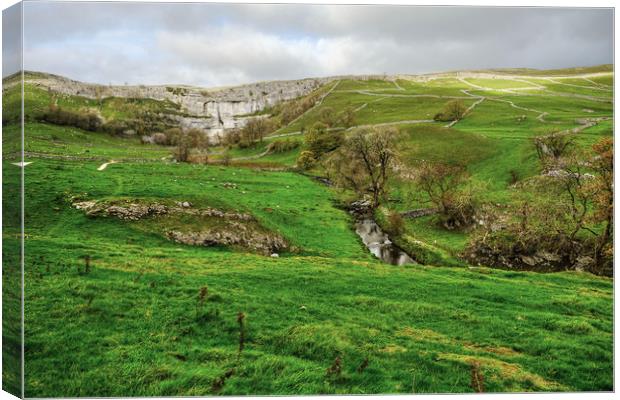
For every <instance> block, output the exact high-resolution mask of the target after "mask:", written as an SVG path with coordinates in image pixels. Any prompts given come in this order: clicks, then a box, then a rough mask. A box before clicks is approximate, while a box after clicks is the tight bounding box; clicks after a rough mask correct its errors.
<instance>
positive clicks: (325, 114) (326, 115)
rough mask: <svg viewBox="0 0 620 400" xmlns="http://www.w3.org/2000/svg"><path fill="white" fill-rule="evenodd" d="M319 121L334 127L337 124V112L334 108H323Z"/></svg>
mask: <svg viewBox="0 0 620 400" xmlns="http://www.w3.org/2000/svg"><path fill="white" fill-rule="evenodd" d="M319 121H321V122H322V123H323V124H325V125H327V126H329V127H332V126H334V125H335V124H336V121H337V118H336V112H335V111H334V109H333V108H332V107H323V108H322V109H321V111H319Z"/></svg>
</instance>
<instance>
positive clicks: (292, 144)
mask: <svg viewBox="0 0 620 400" xmlns="http://www.w3.org/2000/svg"><path fill="white" fill-rule="evenodd" d="M299 145H300V143H299V142H298V141H296V140H291V139H283V140H274V141H273V142H271V143H269V145H268V146H267V151H268V152H270V153H284V152H287V151H290V150H293V149H296V148H298V147H299Z"/></svg>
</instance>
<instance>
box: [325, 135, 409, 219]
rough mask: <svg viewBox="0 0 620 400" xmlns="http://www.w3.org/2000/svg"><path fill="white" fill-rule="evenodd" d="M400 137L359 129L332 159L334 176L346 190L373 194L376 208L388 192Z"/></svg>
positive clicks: (331, 165)
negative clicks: (396, 139)
mask: <svg viewBox="0 0 620 400" xmlns="http://www.w3.org/2000/svg"><path fill="white" fill-rule="evenodd" d="M397 134H398V131H397V130H396V129H394V128H378V127H375V128H358V129H357V130H355V131H354V132H353V133H352V134H351V135H350V136H349V137H347V138H346V140H345V142H344V144H343V145H342V146H341V147H340V149H339V150H338V151H337V152H335V154H333V155H332V156H331V157H330V162H329V163H328V169H329V171H330V175H331V176H332V177H333V179H334V180H335V181H336V182H337V183H339V184H340V185H341V186H343V187H347V188H350V189H352V190H355V191H356V192H358V193H360V194H366V193H370V195H371V196H372V206H373V207H374V208H376V207H377V206H379V204H380V202H381V200H382V199H383V198H384V195H385V193H386V190H387V184H388V180H389V178H390V173H391V167H392V165H393V162H394V160H395V157H396V151H395V138H396V135H397Z"/></svg>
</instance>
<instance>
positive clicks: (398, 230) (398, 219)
mask: <svg viewBox="0 0 620 400" xmlns="http://www.w3.org/2000/svg"><path fill="white" fill-rule="evenodd" d="M388 224H389V226H388V231H389V233H390V234H391V235H394V236H400V235H402V234H403V232H404V230H405V221H404V220H403V216H402V215H400V213H399V212H396V211H392V212H390V214H389V215H388Z"/></svg>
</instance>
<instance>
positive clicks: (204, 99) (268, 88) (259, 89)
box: [3, 64, 613, 136]
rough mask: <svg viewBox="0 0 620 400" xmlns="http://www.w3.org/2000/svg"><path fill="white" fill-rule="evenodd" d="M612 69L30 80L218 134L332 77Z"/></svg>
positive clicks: (579, 71) (9, 80)
mask: <svg viewBox="0 0 620 400" xmlns="http://www.w3.org/2000/svg"><path fill="white" fill-rule="evenodd" d="M612 72H613V65H612V64H605V65H598V66H590V67H575V68H565V69H554V70H537V69H528V68H504V69H488V70H467V71H449V72H439V73H431V74H418V75H413V74H396V75H387V74H375V75H341V76H331V77H321V78H304V79H297V80H281V81H264V82H256V83H250V84H244V85H238V86H227V87H215V88H206V87H197V86H190V85H101V84H96V83H85V82H80V81H77V80H73V79H70V78H66V77H63V76H60V75H55V74H50V73H45V72H35V71H25V72H24V80H25V82H27V83H28V84H30V85H34V86H37V87H40V88H42V89H45V90H47V91H50V92H54V93H58V94H62V95H68V96H81V97H85V98H89V99H103V98H108V97H119V98H139V99H153V100H158V101H170V102H172V103H175V104H178V105H179V106H180V107H181V109H182V110H183V114H182V115H172V116H170V117H171V118H173V119H176V120H177V122H178V124H179V125H180V126H181V127H184V128H200V129H204V130H205V131H207V132H208V133H209V135H210V136H216V135H219V134H221V133H223V132H224V131H225V130H228V129H233V128H238V127H242V126H244V125H245V124H246V123H247V121H248V120H249V119H251V118H256V117H255V116H253V115H256V114H258V113H260V112H261V111H262V110H264V109H266V108H268V107H272V106H274V105H276V104H278V103H280V102H282V101H286V100H291V99H295V98H298V97H302V96H305V95H307V94H308V93H310V92H312V91H313V90H316V89H317V88H319V87H321V86H323V85H325V84H327V83H329V82H332V81H335V80H340V79H358V80H371V79H381V80H396V79H409V80H421V81H427V80H432V79H434V78H439V77H446V76H458V77H487V78H489V77H490V78H493V77H495V76H502V77H507V76H537V75H547V76H548V75H553V76H563V75H566V76H572V75H586V74H587V75H592V76H595V75H604V74H610V73H612ZM19 77H20V74H19V73H16V74H13V75H11V76H8V77H6V78H4V79H3V91H4V90H6V89H8V88H10V87H12V86H14V85H16V84H18V83H19Z"/></svg>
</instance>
